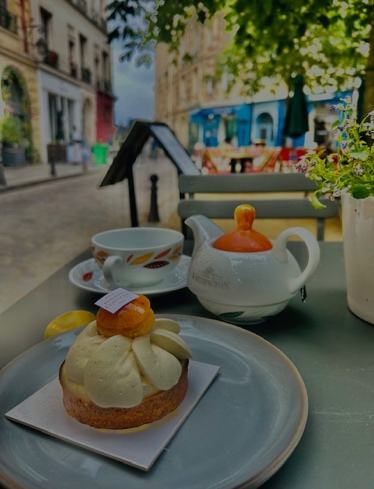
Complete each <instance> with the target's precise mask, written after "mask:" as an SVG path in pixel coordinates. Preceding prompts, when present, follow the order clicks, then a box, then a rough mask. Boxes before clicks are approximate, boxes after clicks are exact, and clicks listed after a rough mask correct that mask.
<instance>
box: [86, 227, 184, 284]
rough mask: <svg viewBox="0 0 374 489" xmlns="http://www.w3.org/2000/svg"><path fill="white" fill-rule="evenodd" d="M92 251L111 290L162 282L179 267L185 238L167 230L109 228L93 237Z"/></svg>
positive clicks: (180, 234) (153, 228)
mask: <svg viewBox="0 0 374 489" xmlns="http://www.w3.org/2000/svg"><path fill="white" fill-rule="evenodd" d="M91 242H92V252H93V255H94V257H95V259H96V261H97V263H98V264H99V265H100V266H101V267H102V268H103V273H104V277H105V279H106V281H107V282H108V284H109V286H110V288H112V289H114V288H117V287H125V288H126V287H129V288H131V287H139V286H149V285H154V284H157V283H159V282H161V281H162V280H163V279H164V278H165V277H166V275H168V274H169V273H171V272H172V271H173V270H174V269H175V267H176V266H177V265H178V263H179V261H180V259H181V256H182V251H183V243H184V236H183V234H182V233H180V232H179V231H175V230H173V229H166V228H155V227H137V228H122V229H111V230H109V231H104V232H102V233H99V234H96V235H95V236H93V237H92V240H91Z"/></svg>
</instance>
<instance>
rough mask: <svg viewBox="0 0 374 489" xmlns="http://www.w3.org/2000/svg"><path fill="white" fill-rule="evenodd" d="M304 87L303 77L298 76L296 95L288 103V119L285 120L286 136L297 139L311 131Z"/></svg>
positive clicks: (284, 130)
mask: <svg viewBox="0 0 374 489" xmlns="http://www.w3.org/2000/svg"><path fill="white" fill-rule="evenodd" d="M303 86H304V78H303V76H302V75H296V77H295V81H294V94H293V96H292V97H291V98H290V99H289V101H288V107H287V112H286V117H285V120H284V129H283V134H284V136H288V137H291V138H297V137H299V136H302V135H303V134H305V133H306V132H308V131H309V123H308V106H307V102H306V97H305V93H304V91H303Z"/></svg>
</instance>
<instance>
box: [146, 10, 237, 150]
mask: <svg viewBox="0 0 374 489" xmlns="http://www.w3.org/2000/svg"><path fill="white" fill-rule="evenodd" d="M227 40H228V34H227V33H226V32H225V29H224V21H223V18H222V16H220V15H217V16H216V17H215V18H214V19H213V20H212V22H211V23H210V24H209V25H207V26H201V25H200V24H199V23H198V22H196V21H192V22H190V24H189V25H188V28H187V31H186V35H185V37H184V39H183V40H182V43H181V46H180V50H179V53H178V55H177V58H176V63H175V62H174V63H173V59H174V61H175V55H173V54H170V53H169V52H168V48H167V46H165V45H159V46H158V47H157V49H156V82H155V116H156V119H157V120H159V121H161V122H165V123H167V124H168V125H169V126H170V127H171V128H172V129H173V130H174V131H175V133H176V134H177V136H178V138H179V139H180V141H181V142H182V144H183V145H185V146H186V147H187V145H188V119H189V114H190V113H191V112H192V111H193V110H195V109H198V108H201V107H204V106H214V105H219V104H221V105H224V104H228V103H229V102H233V103H235V100H236V99H238V98H240V96H241V94H240V86H239V85H237V86H236V87H235V89H234V90H233V91H232V92H231V93H230V94H228V93H227V92H226V87H227V83H226V81H227V80H226V79H225V76H223V77H221V78H218V77H217V75H216V64H217V58H218V56H219V55H220V53H221V52H222V50H223V47H224V45H225V44H226V42H227ZM185 55H188V56H189V57H190V58H191V59H190V61H188V62H186V61H184V56H185Z"/></svg>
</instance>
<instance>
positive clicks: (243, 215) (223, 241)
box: [213, 204, 273, 253]
mask: <svg viewBox="0 0 374 489" xmlns="http://www.w3.org/2000/svg"><path fill="white" fill-rule="evenodd" d="M255 217H256V210H255V208H254V207H253V206H251V205H250V204H240V205H238V206H237V207H236V209H235V211H234V218H235V222H236V229H234V231H231V232H229V233H226V234H224V235H223V236H221V237H219V238H218V239H217V240H216V241H215V242H214V243H213V247H214V248H216V249H219V250H222V251H236V252H240V253H247V252H258V251H267V250H271V249H272V247H273V245H272V243H271V241H269V240H268V238H267V237H266V236H264V235H263V234H261V233H259V232H257V231H255V230H254V229H252V225H253V221H254V219H255Z"/></svg>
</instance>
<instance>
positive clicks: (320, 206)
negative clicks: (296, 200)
mask: <svg viewBox="0 0 374 489" xmlns="http://www.w3.org/2000/svg"><path fill="white" fill-rule="evenodd" d="M309 200H310V202H311V204H312V206H313V207H314V208H315V209H318V210H322V209H325V207H326V206H325V205H324V204H322V202H321V201H320V200H319V198H318V195H317V193H314V194H313V195H312V196H311V197H310V199H309Z"/></svg>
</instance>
